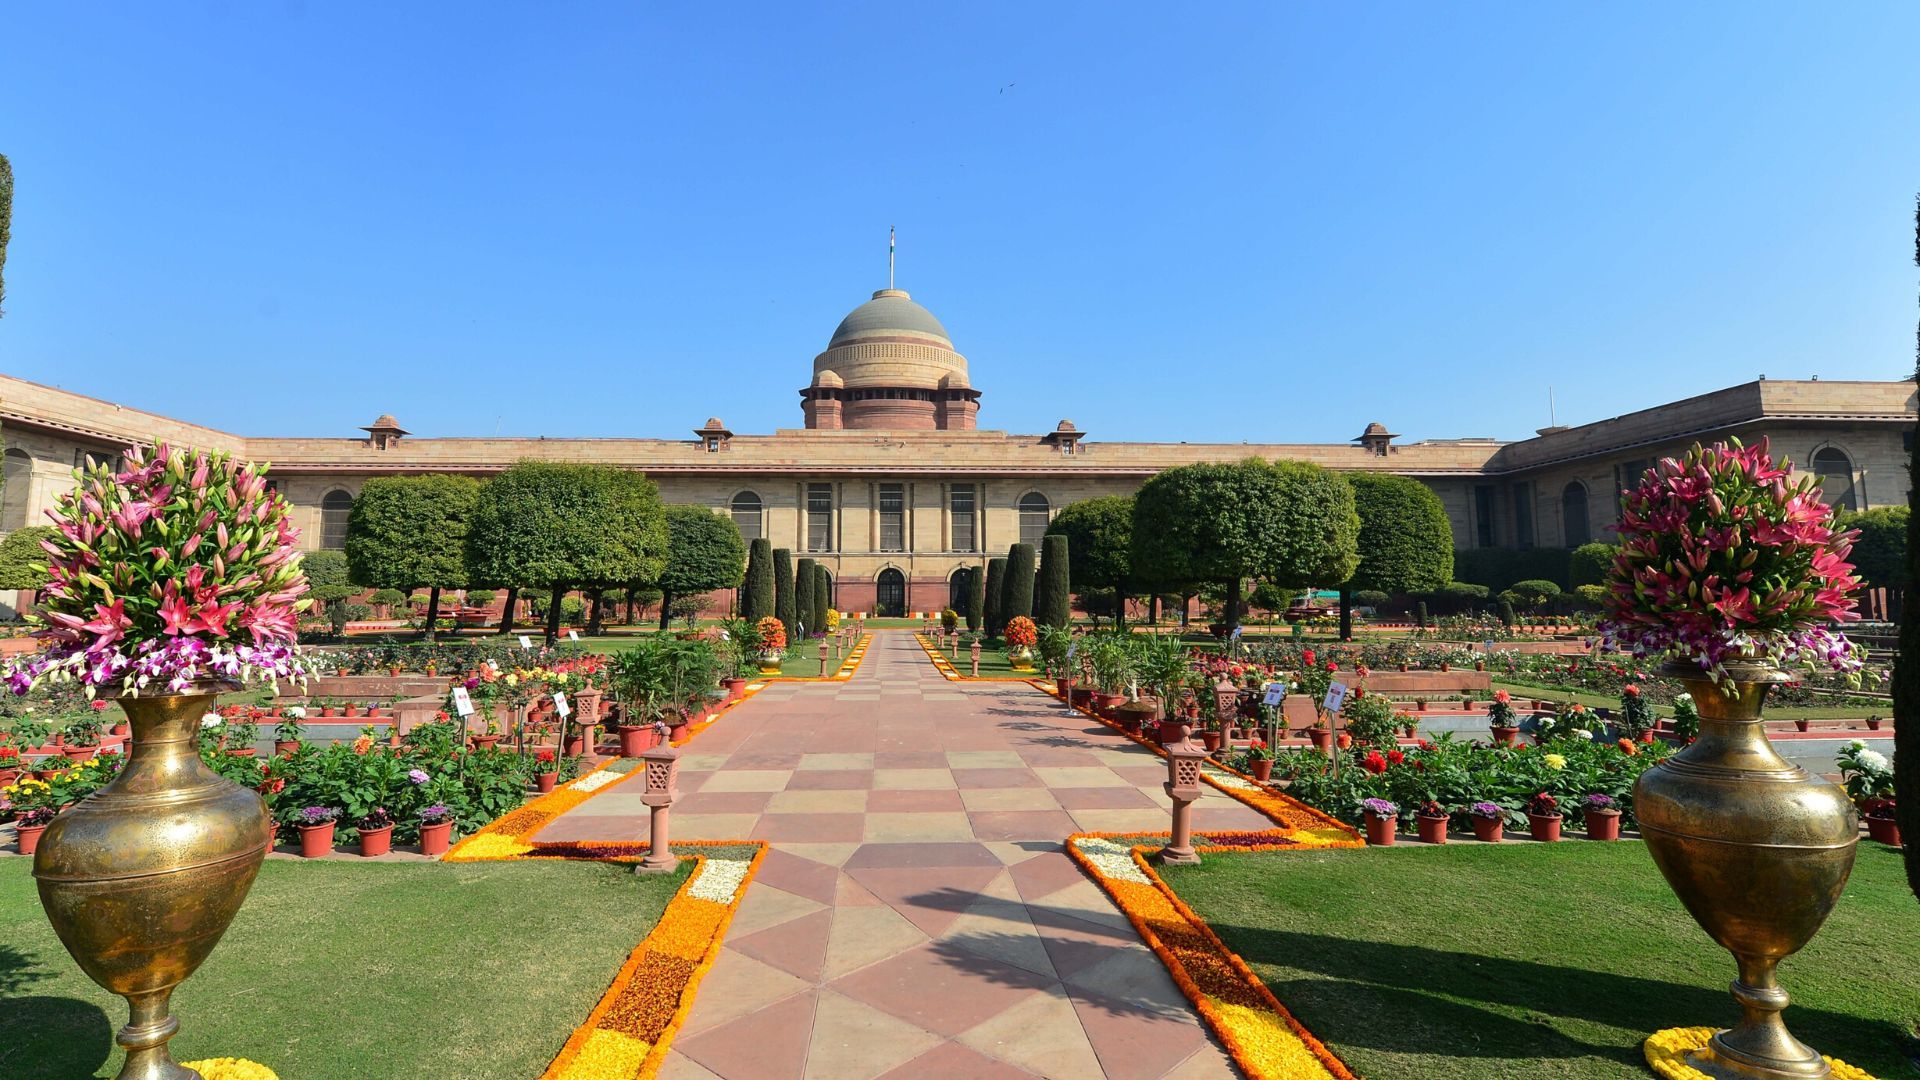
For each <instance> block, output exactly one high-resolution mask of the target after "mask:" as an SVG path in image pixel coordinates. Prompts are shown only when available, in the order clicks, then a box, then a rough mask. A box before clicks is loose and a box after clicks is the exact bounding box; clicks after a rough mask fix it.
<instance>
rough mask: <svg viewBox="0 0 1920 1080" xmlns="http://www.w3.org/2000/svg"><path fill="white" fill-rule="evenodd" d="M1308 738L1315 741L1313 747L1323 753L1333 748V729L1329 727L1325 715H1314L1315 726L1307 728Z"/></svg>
mask: <svg viewBox="0 0 1920 1080" xmlns="http://www.w3.org/2000/svg"><path fill="white" fill-rule="evenodd" d="M1307 738H1308V739H1311V740H1312V741H1313V748H1314V749H1315V750H1318V751H1320V752H1321V753H1323V754H1324V753H1327V752H1328V751H1330V750H1332V749H1333V730H1332V729H1331V728H1329V727H1327V718H1326V717H1325V716H1316V717H1314V719H1313V726H1312V727H1309V728H1308V729H1307Z"/></svg>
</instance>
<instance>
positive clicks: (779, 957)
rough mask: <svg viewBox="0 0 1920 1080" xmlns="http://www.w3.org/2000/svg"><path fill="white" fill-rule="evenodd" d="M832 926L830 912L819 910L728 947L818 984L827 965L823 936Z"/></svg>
mask: <svg viewBox="0 0 1920 1080" xmlns="http://www.w3.org/2000/svg"><path fill="white" fill-rule="evenodd" d="M828 902H829V903H831V902H832V901H831V899H829V900H828ZM832 927H833V912H832V911H830V910H825V909H823V910H820V911H816V912H814V913H813V914H811V915H802V916H800V917H799V918H797V919H789V920H787V921H786V922H783V923H780V924H778V925H776V926H770V927H768V928H767V929H765V930H761V931H758V932H757V933H752V934H748V935H747V936H745V937H743V938H741V939H740V940H738V941H733V942H728V946H729V947H730V948H734V949H738V950H739V951H741V952H743V953H745V954H746V955H748V956H751V957H753V958H754V959H755V960H758V961H760V962H761V963H763V964H771V965H772V966H774V967H777V968H779V969H780V970H781V971H784V972H786V973H787V974H789V975H793V976H797V977H799V978H802V979H805V980H806V981H808V982H810V983H814V982H819V981H820V972H821V969H823V968H824V967H825V966H826V963H827V934H828V931H830V930H831V929H832Z"/></svg>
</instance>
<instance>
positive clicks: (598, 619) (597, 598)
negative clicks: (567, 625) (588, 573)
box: [587, 589, 607, 637]
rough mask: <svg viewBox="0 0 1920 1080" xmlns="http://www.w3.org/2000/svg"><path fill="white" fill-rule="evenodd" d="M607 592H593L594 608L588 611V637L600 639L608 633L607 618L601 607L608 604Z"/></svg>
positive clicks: (601, 590)
mask: <svg viewBox="0 0 1920 1080" xmlns="http://www.w3.org/2000/svg"><path fill="white" fill-rule="evenodd" d="M606 598H607V590H605V589H595V590H593V606H592V607H590V608H588V609H587V636H588V637H599V636H600V635H601V634H604V633H606V632H607V624H606V616H605V614H604V612H603V609H602V608H601V606H600V605H602V604H603V603H605V602H606Z"/></svg>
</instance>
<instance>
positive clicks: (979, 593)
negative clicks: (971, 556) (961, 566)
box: [967, 566, 987, 634]
mask: <svg viewBox="0 0 1920 1080" xmlns="http://www.w3.org/2000/svg"><path fill="white" fill-rule="evenodd" d="M986 622H987V568H986V567H984V566H969V567H967V629H968V630H970V631H972V632H974V633H976V634H977V633H979V632H980V628H981V627H983V626H985V625H986Z"/></svg>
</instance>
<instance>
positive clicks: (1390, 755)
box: [1387, 750, 1407, 765]
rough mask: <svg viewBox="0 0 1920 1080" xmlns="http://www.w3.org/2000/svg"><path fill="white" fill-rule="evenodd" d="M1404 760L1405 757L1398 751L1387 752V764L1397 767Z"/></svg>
mask: <svg viewBox="0 0 1920 1080" xmlns="http://www.w3.org/2000/svg"><path fill="white" fill-rule="evenodd" d="M1405 760H1407V755H1405V754H1403V753H1401V752H1400V751H1398V750H1389V751H1387V764H1389V765H1398V764H1400V763H1401V762H1403V761H1405Z"/></svg>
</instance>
